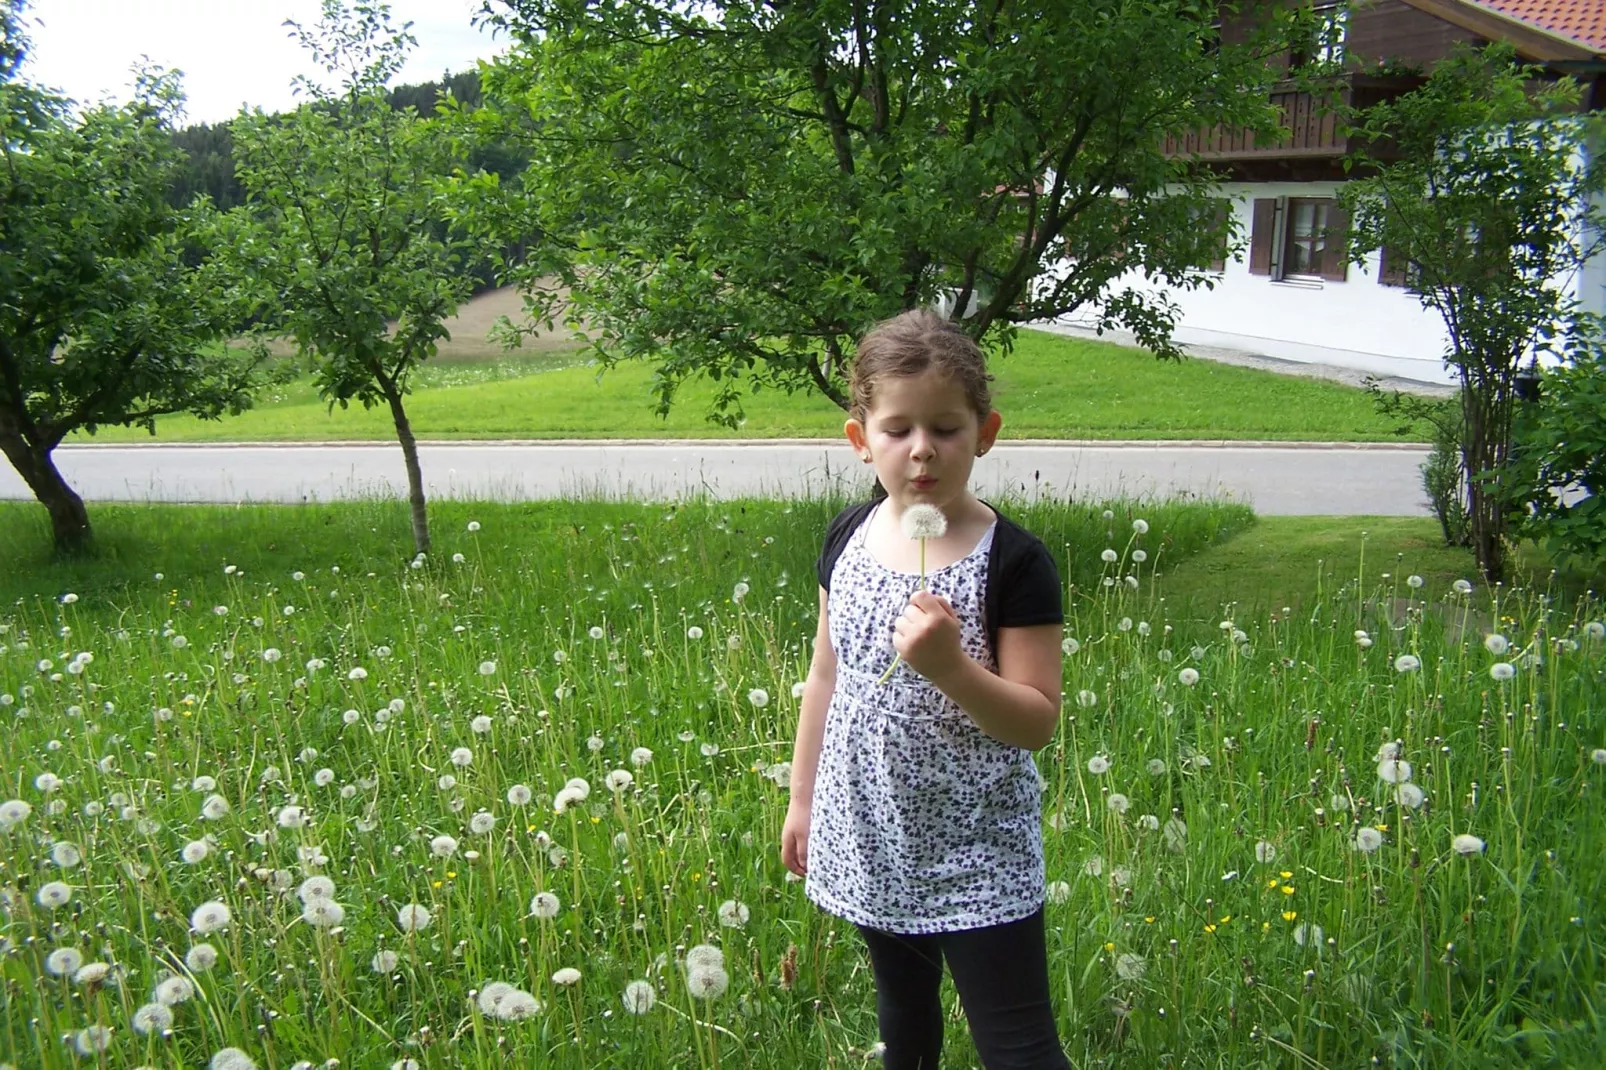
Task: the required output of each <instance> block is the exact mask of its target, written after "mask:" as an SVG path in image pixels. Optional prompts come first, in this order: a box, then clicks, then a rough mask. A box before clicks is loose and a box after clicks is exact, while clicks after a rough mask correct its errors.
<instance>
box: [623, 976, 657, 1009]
mask: <svg viewBox="0 0 1606 1070" xmlns="http://www.w3.org/2000/svg"><path fill="white" fill-rule="evenodd" d="M624 1001H625V1010H627V1011H629V1012H630V1013H631V1014H646V1013H647V1012H648V1011H650V1010H652V1005H653V1004H654V1003H656V1002H658V993H657V992H654V991H653V987H652V985H650V984H648V983H647V982H646V981H631V982H630V983H629V984H627V985H625V995H624Z"/></svg>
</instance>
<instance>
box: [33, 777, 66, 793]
mask: <svg viewBox="0 0 1606 1070" xmlns="http://www.w3.org/2000/svg"><path fill="white" fill-rule="evenodd" d="M33 786H34V787H36V788H38V789H39V790H40V791H42V792H44V793H45V794H46V795H49V794H50V793H52V792H54V791H56V790H57V789H59V788H60V787H61V777H59V776H57V775H56V774H55V773H40V774H39V775H38V776H36V777H34V778H33Z"/></svg>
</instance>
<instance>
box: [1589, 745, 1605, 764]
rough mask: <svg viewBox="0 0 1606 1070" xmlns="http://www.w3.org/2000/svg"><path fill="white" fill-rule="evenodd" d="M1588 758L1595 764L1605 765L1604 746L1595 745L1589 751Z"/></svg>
mask: <svg viewBox="0 0 1606 1070" xmlns="http://www.w3.org/2000/svg"><path fill="white" fill-rule="evenodd" d="M1589 760H1590V761H1592V762H1594V763H1595V764H1596V765H1606V747H1596V748H1595V749H1594V750H1592V751H1590V752H1589Z"/></svg>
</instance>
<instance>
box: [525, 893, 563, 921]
mask: <svg viewBox="0 0 1606 1070" xmlns="http://www.w3.org/2000/svg"><path fill="white" fill-rule="evenodd" d="M560 907H561V904H560V903H559V902H558V897H557V896H555V895H553V894H552V893H551V892H536V893H535V895H534V897H533V898H531V900H530V913H531V914H532V915H534V916H535V917H537V918H540V919H541V920H542V921H551V920H552V919H553V918H555V917H557V916H558V910H559V909H560Z"/></svg>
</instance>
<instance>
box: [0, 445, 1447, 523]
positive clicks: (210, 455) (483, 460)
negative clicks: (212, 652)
mask: <svg viewBox="0 0 1606 1070" xmlns="http://www.w3.org/2000/svg"><path fill="white" fill-rule="evenodd" d="M419 453H420V463H421V464H422V467H423V471H424V481H425V484H426V493H427V494H428V495H429V496H430V497H431V498H481V499H493V500H519V499H536V498H556V497H574V496H587V497H591V496H596V497H608V498H616V497H632V498H648V499H674V498H680V497H684V496H687V495H695V494H698V493H707V494H709V495H711V496H714V497H741V496H760V495H796V494H805V493H809V492H811V491H813V492H818V491H823V490H825V489H827V488H829V487H831V486H833V485H839V486H847V487H849V488H855V487H867V486H868V482H869V470H868V468H866V467H865V466H864V465H862V464H861V463H860V462H859V461H858V459H857V458H856V457H855V456H854V454H853V452H852V451H851V450H850V449H849V448H848V446H847V445H846V443H839V442H819V441H806V440H796V439H788V440H770V441H764V442H745V443H731V442H687V441H678V442H651V441H644V440H615V441H606V442H596V441H590V442H582V441H566V442H463V443H426V444H424V445H422V446H420V449H419ZM55 456H56V464H57V465H58V467H59V468H60V469H61V471H62V474H63V475H64V476H65V477H66V479H67V482H68V483H69V484H71V485H72V486H73V487H74V488H75V489H76V490H77V491H78V492H79V493H80V494H82V495H83V496H84V497H85V498H86V499H88V500H91V501H166V502H226V503H233V502H241V501H255V502H303V501H331V500H335V499H341V498H361V497H380V496H390V497H399V496H404V495H405V493H406V486H407V480H406V474H405V472H404V470H403V468H402V458H401V450H400V447H398V446H396V445H395V444H393V443H373V444H346V443H331V444H302V445H284V446H264V445H210V446H208V445H195V446H189V445H171V446H168V445H149V446H109V445H108V446H95V445H88V446H64V447H62V448H61V449H58V450H57V451H56V454H55ZM1426 456H1427V451H1426V449H1425V448H1421V447H1392V446H1385V447H1377V446H1371V447H1365V446H1363V447H1351V446H1331V445H1314V444H1312V445H1292V446H1291V445H1287V444H1270V443H1268V444H1252V443H1230V444H1218V443H1177V442H1161V443H1136V442H1135V443H1110V442H1096V443H1092V442H1090V443H1083V442H1013V443H1011V442H1001V443H999V444H998V446H997V447H996V448H995V449H993V451H992V452H991V453H989V454H988V455H987V456H986V457H984V458H982V459H980V460H978V461H977V462H976V467H975V470H974V472H973V473H972V486H973V487H974V488H975V489H976V491H977V493H978V494H980V495H981V496H983V497H988V496H997V495H1000V494H1007V493H1014V494H1018V495H1022V496H1025V497H1027V498H1032V497H1035V496H1037V495H1040V494H1048V495H1053V496H1056V497H1059V496H1067V495H1069V496H1072V497H1092V498H1105V497H1111V496H1116V495H1121V496H1127V497H1169V496H1174V495H1188V496H1198V497H1226V498H1232V499H1236V500H1240V501H1245V502H1247V503H1249V504H1250V505H1252V506H1253V507H1254V508H1255V510H1256V511H1258V512H1259V513H1261V514H1263V515H1271V516H1279V515H1280V516H1299V515H1347V516H1365V515H1379V516H1425V515H1428V509H1427V506H1426V502H1425V498H1424V495H1423V493H1422V489H1421V481H1420V476H1419V474H1418V470H1419V467H1420V465H1421V463H1422V461H1423V460H1424V459H1425V457H1426ZM32 496H33V495H32V494H31V493H30V492H29V490H28V488H27V486H26V485H25V484H24V483H23V482H22V480H21V478H20V477H19V476H18V475H17V473H16V472H15V471H13V470H12V469H11V467H10V466H9V465H0V498H21V499H27V498H31V497H32Z"/></svg>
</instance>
